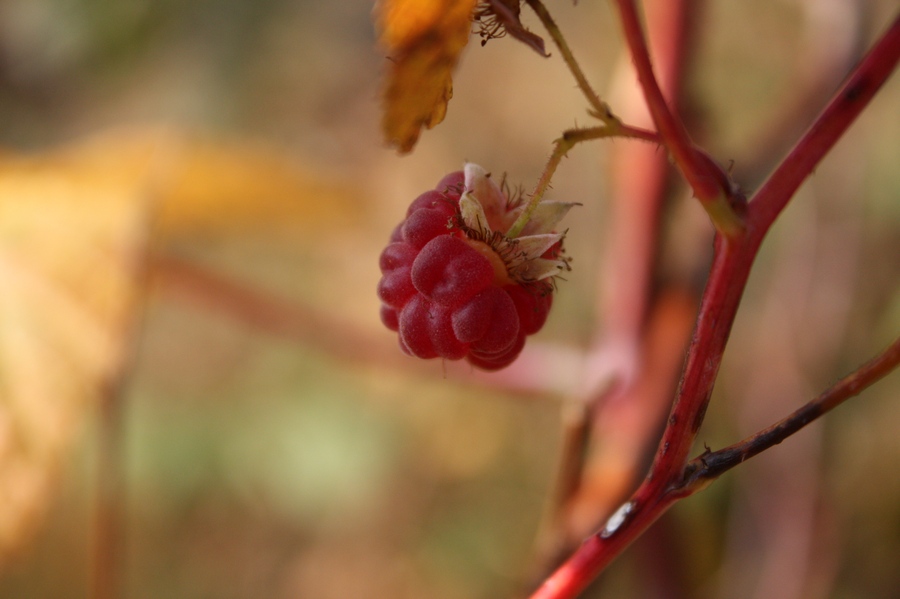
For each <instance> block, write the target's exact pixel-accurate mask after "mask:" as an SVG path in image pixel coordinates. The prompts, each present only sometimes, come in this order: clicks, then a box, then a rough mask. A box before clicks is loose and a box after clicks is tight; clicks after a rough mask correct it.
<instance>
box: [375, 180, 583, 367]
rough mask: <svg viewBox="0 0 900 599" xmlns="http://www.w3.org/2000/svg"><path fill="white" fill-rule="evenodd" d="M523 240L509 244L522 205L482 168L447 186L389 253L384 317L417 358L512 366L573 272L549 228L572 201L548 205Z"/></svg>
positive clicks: (400, 230)
mask: <svg viewBox="0 0 900 599" xmlns="http://www.w3.org/2000/svg"><path fill="white" fill-rule="evenodd" d="M538 206H539V208H540V209H539V210H535V215H536V216H535V217H534V218H533V219H532V221H530V222H529V223H528V225H526V227H525V229H524V232H525V233H527V234H528V235H522V236H520V237H519V238H514V239H510V238H508V237H506V232H507V231H508V230H509V228H510V226H511V225H512V223H513V222H514V221H515V220H516V218H517V217H518V214H519V212H520V211H521V209H522V207H521V206H520V205H519V204H518V203H516V202H510V200H509V199H508V198H507V197H506V195H505V194H504V193H503V192H502V191H501V190H500V188H499V187H498V186H497V185H496V183H494V182H493V181H492V180H490V178H489V175H488V174H487V173H485V172H484V170H483V169H481V167H478V166H476V165H472V164H469V165H466V170H465V171H459V172H455V173H451V174H449V175H447V176H446V177H444V178H443V179H441V181H440V182H439V183H438V185H437V188H436V189H434V190H431V191H427V192H425V193H423V194H422V195H420V196H419V197H418V198H416V199H415V200H414V201H413V202H412V204H411V205H410V207H409V209H408V210H407V213H406V220H405V221H404V222H403V223H401V224H400V225H399V226H398V227H397V228H396V229H395V230H394V232H393V233H392V235H391V243H390V244H389V245H388V246H387V247H386V248H385V249H384V251H383V252H382V253H381V258H380V266H381V272H382V278H381V281H380V282H379V283H378V297H379V298H380V299H381V301H382V306H381V320H382V322H384V324H385V326H387V327H388V328H389V329H391V330H392V331H397V332H398V333H399V339H400V347H401V349H403V351H404V352H406V353H408V354H410V355H413V356H417V357H419V358H425V359H428V358H436V357H441V358H444V359H448V360H459V359H462V358H466V359H467V360H468V361H469V362H470V363H472V364H474V365H475V366H477V367H479V368H483V369H485V370H497V369H500V368H503V367H504V366H507V365H509V364H510V363H511V362H512V361H513V360H515V359H516V357H517V356H518V355H519V352H521V351H522V347H523V346H524V345H525V337H526V336H527V335H532V334H534V333H536V332H538V331H539V330H540V329H541V327H543V325H544V322H545V321H546V319H547V313H548V312H549V310H550V305H551V303H552V291H553V285H552V283H551V282H550V281H551V278H552V277H553V276H554V275H555V274H557V273H558V272H559V271H560V269H561V268H564V267H565V266H566V263H565V261H564V260H563V259H560V258H559V254H560V252H561V241H562V235H558V234H555V233H552V232H551V231H550V229H551V228H552V227H553V225H554V224H556V222H557V221H558V220H559V219H560V218H561V217H562V215H563V214H564V213H565V211H566V210H568V207H570V206H571V205H570V204H566V205H563V204H561V203H556V202H554V203H546V204H545V203H541V204H538Z"/></svg>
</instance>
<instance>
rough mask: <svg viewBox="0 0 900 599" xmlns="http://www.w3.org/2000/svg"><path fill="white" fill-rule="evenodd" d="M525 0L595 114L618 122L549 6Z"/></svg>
mask: <svg viewBox="0 0 900 599" xmlns="http://www.w3.org/2000/svg"><path fill="white" fill-rule="evenodd" d="M525 1H526V2H527V3H528V6H530V7H531V8H532V10H534V12H535V13H536V14H537V16H538V18H539V19H540V20H541V23H543V25H544V28H546V29H547V33H549V34H550V37H551V38H552V39H553V42H554V43H555V44H556V47H557V48H559V51H560V53H561V54H562V57H563V60H564V61H565V62H566V66H568V67H569V70H570V71H571V72H572V75H573V76H574V77H575V81H577V82H578V87H579V89H581V92H582V93H583V94H584V97H585V98H587V101H588V103H589V104H590V105H591V108H593V115H594V116H596V117H597V118H599V119H600V120H602V121H603V122H604V123H606V124H607V125H613V124H615V123H617V122H618V119H617V118H616V117H615V115H614V114H613V113H612V111H611V110H610V108H609V105H607V104H606V102H604V101H603V100H601V99H600V96H598V95H597V92H595V91H594V88H592V87H591V84H590V83H588V80H587V77H585V76H584V72H583V71H582V70H581V67H580V66H579V65H578V61H577V60H575V55H573V54H572V51H571V50H570V49H569V44H568V43H566V39H565V37H563V34H562V31H560V29H559V27H558V26H557V25H556V22H555V21H554V20H553V18H552V17H551V16H550V13H549V12H548V11H547V8H546V7H545V6H544V4H543V3H542V2H541V0H525Z"/></svg>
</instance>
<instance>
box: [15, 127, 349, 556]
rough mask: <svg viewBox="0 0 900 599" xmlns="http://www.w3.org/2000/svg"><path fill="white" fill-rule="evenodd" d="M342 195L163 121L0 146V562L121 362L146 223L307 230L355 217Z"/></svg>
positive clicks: (292, 169)
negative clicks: (51, 145) (58, 142)
mask: <svg viewBox="0 0 900 599" xmlns="http://www.w3.org/2000/svg"><path fill="white" fill-rule="evenodd" d="M353 199H354V198H353V196H352V195H351V194H350V193H349V192H347V191H346V190H345V189H343V188H339V187H338V186H336V185H332V184H329V183H325V182H323V181H322V178H321V177H319V176H316V175H314V174H313V171H312V169H304V168H302V167H301V166H300V165H299V164H297V163H296V161H293V160H290V159H288V158H287V157H286V156H285V153H284V152H280V151H278V150H277V149H276V148H274V147H270V146H265V145H259V144H251V143H248V142H233V143H217V144H213V143H210V142H203V141H198V140H193V139H190V138H188V137H186V136H184V135H180V134H178V133H176V132H173V131H167V130H155V129H139V130H131V131H119V132H114V133H106V134H102V135H96V136H93V137H90V138H88V139H86V140H81V141H78V142H76V143H74V144H72V145H69V146H66V147H62V148H59V149H55V150H50V151H46V152H41V153H35V154H32V155H19V154H16V153H13V152H2V153H0V289H2V290H3V292H2V293H0V563H2V561H3V560H4V559H5V558H6V557H7V556H8V555H9V554H10V553H11V552H13V551H15V550H16V549H17V548H18V547H20V546H22V545H23V544H24V543H26V542H27V541H28V539H29V538H30V537H31V535H32V533H33V532H34V531H35V530H36V528H37V526H38V525H39V524H40V522H41V520H42V518H41V516H42V514H43V512H44V510H45V508H46V507H47V505H48V503H49V501H50V499H51V497H52V496H53V491H54V488H55V479H56V477H57V476H56V475H57V473H58V472H59V470H60V468H61V467H62V466H63V462H64V460H65V457H66V456H67V455H68V454H69V450H70V447H71V445H72V442H73V440H74V438H75V436H76V433H77V431H78V428H79V426H78V425H79V424H80V422H81V421H82V420H84V418H85V416H86V415H88V414H90V413H91V412H92V411H93V410H94V408H95V406H96V404H97V400H98V399H99V398H100V397H102V395H103V394H104V393H107V392H108V391H107V389H108V387H109V383H110V382H111V381H113V380H115V379H116V377H117V376H118V375H119V374H120V372H121V370H122V368H123V366H124V363H125V361H126V358H125V356H127V355H128V352H127V351H126V350H127V349H128V347H129V343H131V342H132V340H131V339H130V338H129V337H130V333H131V331H132V328H133V327H132V324H133V322H134V319H135V318H136V315H135V312H136V309H137V307H138V306H139V305H140V304H141V302H140V301H138V299H139V297H140V294H141V293H142V289H143V287H142V285H140V284H139V283H140V280H139V279H140V276H139V273H140V271H141V265H142V264H144V261H145V260H147V249H148V238H149V236H150V225H151V224H152V225H153V233H154V234H155V235H157V236H160V237H162V238H164V240H166V241H171V240H177V241H179V242H183V241H186V240H196V239H198V238H200V239H203V238H206V237H208V236H209V235H210V234H213V235H226V236H234V235H236V234H241V233H246V232H249V231H252V230H257V229H262V230H265V231H267V232H268V231H271V230H273V229H274V228H275V227H291V228H292V229H293V228H297V227H299V228H300V230H301V231H302V233H303V234H302V235H292V237H291V238H292V239H296V240H297V241H298V243H299V242H303V243H311V244H314V243H317V242H320V241H321V238H322V236H324V235H327V234H328V232H329V231H330V230H331V229H332V228H335V227H338V226H343V225H345V224H346V223H347V222H348V220H353V221H355V220H358V217H357V215H358V214H359V212H360V210H359V206H358V202H353V201H352V200H353ZM292 232H293V231H292Z"/></svg>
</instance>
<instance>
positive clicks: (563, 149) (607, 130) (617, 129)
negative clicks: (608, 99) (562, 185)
mask: <svg viewBox="0 0 900 599" xmlns="http://www.w3.org/2000/svg"><path fill="white" fill-rule="evenodd" d="M606 137H626V138H631V139H641V140H644V141H651V142H656V143H659V137H658V136H657V135H656V134H655V133H653V132H652V131H647V130H646V129H641V128H639V127H631V126H629V125H624V124H622V123H619V122H618V121H617V122H616V123H615V124H614V125H611V126H608V125H601V126H599V127H589V128H586V129H569V130H567V131H564V132H563V134H562V137H560V138H559V139H557V140H556V141H555V142H554V146H553V152H551V153H550V158H549V159H548V160H547V166H545V167H544V172H542V173H541V176H540V178H539V179H538V182H537V184H536V185H535V187H534V191H533V192H532V193H531V198H530V199H529V200H528V205H527V206H526V207H525V210H523V211H522V214H520V215H519V218H517V219H516V222H514V223H513V224H512V226H511V227H510V228H509V230H508V231H507V232H506V236H507V237H509V238H510V239H513V238H515V237H518V236H519V234H520V233H521V232H522V230H523V229H524V228H525V225H527V224H528V221H529V220H531V215H532V214H533V213H534V209H535V208H536V207H537V205H538V204H540V202H541V200H542V199H544V193H546V191H547V188H549V187H550V180H551V179H552V178H553V174H554V173H555V172H556V169H557V167H558V166H559V163H560V162H562V159H563V158H564V157H565V155H566V154H567V153H568V152H569V150H571V149H572V148H573V147H575V146H576V145H578V144H579V143H581V142H583V141H589V140H592V139H603V138H606Z"/></svg>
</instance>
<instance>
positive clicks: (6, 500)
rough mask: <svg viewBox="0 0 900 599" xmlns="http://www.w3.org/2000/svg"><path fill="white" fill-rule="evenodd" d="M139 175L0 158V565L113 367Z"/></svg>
mask: <svg viewBox="0 0 900 599" xmlns="http://www.w3.org/2000/svg"><path fill="white" fill-rule="evenodd" d="M149 175H150V172H149V170H148V169H147V167H146V165H144V166H141V167H139V168H133V167H132V168H129V165H127V164H123V163H122V160H121V156H118V155H110V156H108V157H107V159H105V160H104V159H101V157H99V156H96V155H88V156H80V155H77V154H74V153H66V152H63V153H55V154H51V155H36V156H26V157H16V156H10V155H4V156H3V157H2V158H0V288H2V289H3V293H0V506H2V509H0V558H2V557H4V556H5V555H7V554H8V553H9V552H11V551H12V550H14V549H15V548H16V547H17V546H18V545H20V544H21V543H22V542H23V541H25V540H27V538H28V537H29V536H30V533H31V532H32V531H33V530H34V529H35V527H36V526H37V524H38V523H39V522H40V516H41V514H42V512H43V511H44V508H45V507H46V505H47V502H48V501H49V498H50V497H51V496H52V490H53V483H54V479H55V473H56V472H57V471H58V469H59V467H60V462H61V461H62V459H63V458H64V456H66V455H67V453H68V449H69V447H70V444H71V440H72V438H73V436H74V433H75V431H76V430H77V425H78V423H79V422H80V421H81V420H82V418H83V416H84V414H85V412H86V411H87V410H88V409H89V408H90V407H91V406H92V405H93V400H94V399H95V397H96V396H97V393H98V389H99V388H100V387H101V386H102V385H103V384H104V383H105V382H106V381H109V380H110V379H111V377H113V376H114V374H115V373H116V372H117V371H118V368H119V366H120V360H121V356H122V354H123V344H124V343H125V342H126V339H125V336H126V335H125V332H126V330H128V329H129V325H130V318H131V317H132V314H131V309H132V307H133V306H134V304H135V301H134V300H135V297H136V288H137V286H136V276H135V275H136V270H137V268H136V265H137V263H138V262H137V260H138V259H139V255H140V254H141V253H142V252H143V248H144V242H145V239H146V225H147V222H148V218H147V217H148V209H149V201H148V200H149V195H148V193H147V192H148V184H149V183H150V176H149Z"/></svg>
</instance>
